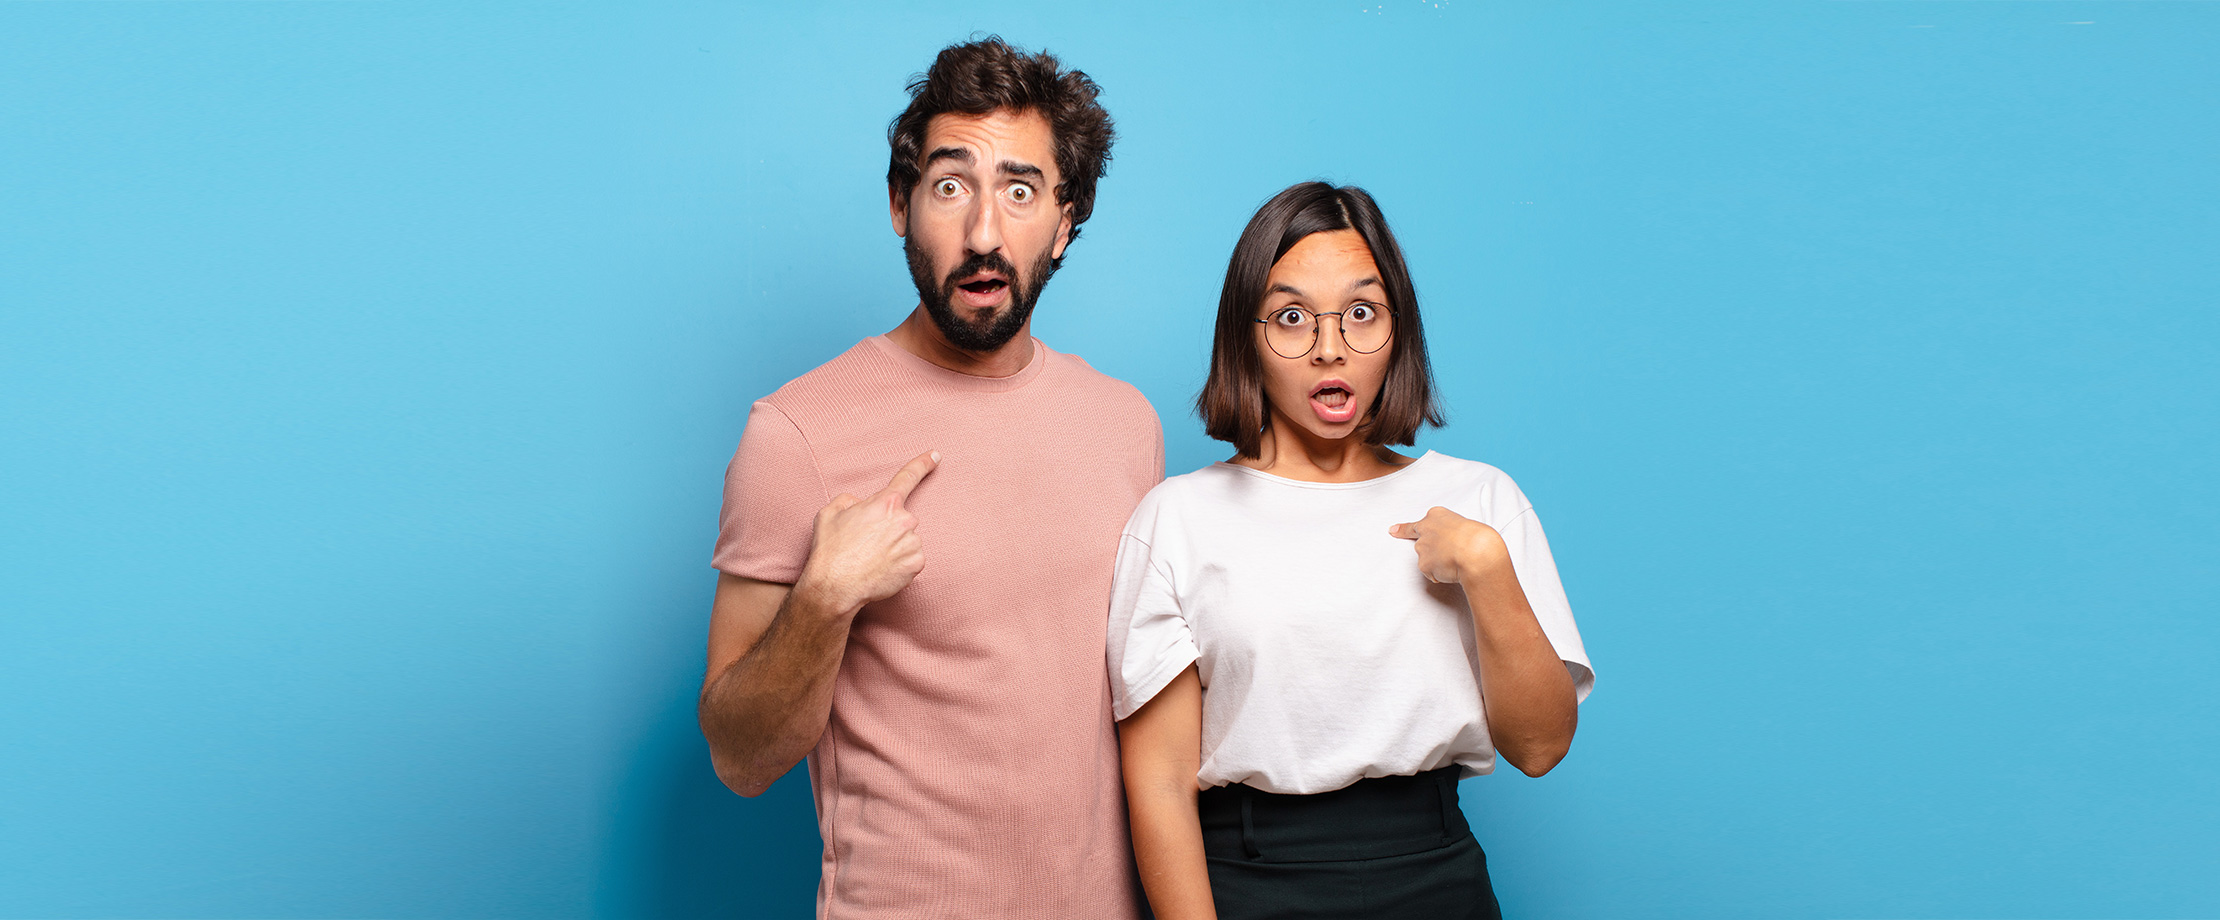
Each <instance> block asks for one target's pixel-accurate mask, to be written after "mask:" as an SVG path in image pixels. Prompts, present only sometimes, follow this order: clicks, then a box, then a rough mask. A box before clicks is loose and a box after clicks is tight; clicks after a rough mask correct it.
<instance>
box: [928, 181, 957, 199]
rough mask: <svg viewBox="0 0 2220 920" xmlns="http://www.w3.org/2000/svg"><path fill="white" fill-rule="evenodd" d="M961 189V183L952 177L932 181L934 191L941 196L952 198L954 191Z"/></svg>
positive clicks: (954, 194)
mask: <svg viewBox="0 0 2220 920" xmlns="http://www.w3.org/2000/svg"><path fill="white" fill-rule="evenodd" d="M963 190H964V187H963V185H962V184H961V183H958V182H957V181H956V180H954V179H942V180H940V181H939V182H935V183H933V191H934V193H936V194H938V195H940V196H941V197H942V198H953V197H955V196H956V193H958V192H961V191H963Z"/></svg>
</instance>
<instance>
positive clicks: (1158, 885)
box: [1118, 665, 1218, 920]
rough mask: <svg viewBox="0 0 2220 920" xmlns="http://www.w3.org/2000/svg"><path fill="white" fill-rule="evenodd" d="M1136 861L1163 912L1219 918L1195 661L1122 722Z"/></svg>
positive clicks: (1175, 919) (1170, 919) (1170, 917)
mask: <svg viewBox="0 0 2220 920" xmlns="http://www.w3.org/2000/svg"><path fill="white" fill-rule="evenodd" d="M1118 748H1119V756H1120V758H1121V759H1122V761H1123V763H1124V766H1125V803H1126V811H1127V812H1128V813H1129V814H1130V815H1131V817H1132V821H1133V861H1134V863H1135V864H1136V865H1138V866H1139V867H1140V870H1141V887H1142V888H1143V889H1144V890H1146V891H1147V892H1148V897H1149V908H1150V909H1151V910H1154V911H1155V912H1156V917H1157V920H1217V917H1218V908H1217V905H1216V904H1215V903H1213V902H1212V901H1211V899H1210V870H1209V867H1208V864H1207V863H1205V862H1204V861H1203V841H1202V819H1201V818H1200V817H1198V816H1197V815H1196V812H1195V773H1196V771H1198V770H1200V769H1201V768H1202V679H1201V678H1199V677H1197V676H1196V675H1195V666H1194V665H1188V666H1187V670H1185V671H1181V672H1180V674H1179V676H1178V677H1174V678H1172V682H1171V683H1169V684H1166V685H1165V687H1164V689H1163V690H1160V691H1158V692H1157V694H1156V697H1155V698H1154V699H1151V700H1149V701H1148V702H1147V703H1144V704H1142V706H1141V708H1140V709H1139V710H1138V711H1136V712H1134V713H1133V715H1131V716H1128V717H1127V718H1126V720H1125V721H1123V722H1120V723H1118Z"/></svg>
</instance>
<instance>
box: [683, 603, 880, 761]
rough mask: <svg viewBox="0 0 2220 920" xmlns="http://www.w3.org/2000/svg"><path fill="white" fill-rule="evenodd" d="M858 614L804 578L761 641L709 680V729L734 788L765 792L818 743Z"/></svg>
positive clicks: (714, 755) (705, 699)
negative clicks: (843, 606) (832, 599)
mask: <svg viewBox="0 0 2220 920" xmlns="http://www.w3.org/2000/svg"><path fill="white" fill-rule="evenodd" d="M854 616H855V611H853V610H846V609H840V608H839V607H838V606H837V602H828V600H827V598H826V596H825V592H821V591H817V590H814V589H812V588H810V587H809V586H807V585H802V584H797V585H796V586H795V587H794V590H792V591H789V592H787V595H786V599H785V601H784V602H782V603H781V604H780V605H779V611H778V615H777V616H776V617H775V618H773V620H772V621H771V626H770V628H769V629H767V630H765V631H764V633H763V637H762V638H761V639H760V640H758V641H757V642H756V643H755V646H754V647H753V648H750V649H749V650H748V652H747V654H744V655H742V656H740V658H739V660H737V661H734V662H733V663H732V664H731V665H729V666H727V667H726V668H725V669H724V672H723V673H722V674H718V675H716V677H715V678H714V679H712V680H710V681H709V682H708V684H707V685H706V686H705V687H704V688H703V690H702V695H701V706H700V718H701V729H702V735H703V736H704V737H705V738H707V739H708V740H709V754H710V760H711V761H712V762H713V763H714V764H715V765H716V769H717V777H718V778H719V779H721V780H723V781H724V783H725V785H727V786H730V787H732V790H733V791H734V792H738V793H740V794H741V795H745V796H754V795H760V794H762V792H763V791H764V790H765V789H768V788H770V786H771V783H772V782H773V781H774V780H777V779H778V778H779V777H780V776H783V775H785V773H786V771H787V770H789V769H792V768H793V766H794V764H796V763H798V762H800V761H801V759H802V758H803V757H805V756H808V754H809V751H810V749H811V748H813V747H816V746H817V739H818V737H819V736H821V735H823V734H824V732H825V721H826V719H827V718H828V717H829V715H830V714H831V712H832V690H833V679H834V677H835V676H836V675H837V674H838V673H839V671H840V658H841V655H842V653H843V652H844V651H845V650H846V648H847V645H848V625H849V623H851V622H852V621H853V619H854Z"/></svg>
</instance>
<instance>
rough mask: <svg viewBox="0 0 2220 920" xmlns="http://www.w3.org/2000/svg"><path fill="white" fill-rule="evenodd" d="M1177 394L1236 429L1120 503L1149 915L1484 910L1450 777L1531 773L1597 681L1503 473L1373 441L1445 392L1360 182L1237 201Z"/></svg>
mask: <svg viewBox="0 0 2220 920" xmlns="http://www.w3.org/2000/svg"><path fill="white" fill-rule="evenodd" d="M1197 403H1198V408H1199V409H1200V411H1201V413H1202V416H1203V420H1204V425H1205V427H1206V428H1207V430H1208V431H1209V433H1210V435H1211V437H1214V438H1217V439H1219V440H1223V441H1230V442H1232V443H1233V445H1234V448H1235V450H1236V454H1235V456H1234V457H1233V459H1232V460H1230V461H1227V462H1224V463H1216V464H1212V465H1210V466H1208V467H1204V468H1203V469H1200V470H1197V471H1195V472H1193V473H1189V474H1187V475H1184V476H1176V477H1173V478H1171V479H1167V480H1165V481H1164V482H1163V483H1162V484H1161V485H1158V486H1157V487H1156V489H1155V490H1154V491H1152V492H1150V493H1149V495H1148V497H1147V498H1145V499H1144V500H1143V501H1142V502H1141V505H1140V507H1139V508H1138V509H1137V510H1135V512H1134V514H1133V518H1132V521H1131V522H1130V523H1129V524H1128V525H1127V526H1126V532H1125V536H1124V539H1123V542H1122V543H1121V545H1120V547H1119V555H1118V567H1117V575H1116V586H1115V589H1114V593H1113V600H1112V606H1111V616H1110V673H1111V686H1112V691H1113V697H1114V704H1115V709H1116V715H1117V717H1118V719H1119V740H1120V744H1121V746H1122V748H1123V760H1124V770H1125V787H1126V799H1127V803H1128V806H1129V809H1130V813H1131V819H1132V823H1133V849H1134V855H1135V857H1136V861H1137V862H1138V864H1139V867H1140V872H1141V880H1142V883H1143V885H1144V887H1145V888H1146V889H1147V893H1148V899H1149V904H1150V905H1151V907H1152V908H1154V911H1155V914H1156V916H1157V918H1158V920H1190V918H1211V917H1219V918H1234V917H1336V918H1344V917H1393V918H1402V920H1408V918H1430V917H1497V916H1500V913H1499V911H1498V909H1497V906H1496V901H1495V895H1494V893H1493V890H1492V889H1491V888H1490V886H1489V883H1488V873H1487V857H1486V855H1485V854H1483V853H1482V852H1481V850H1480V847H1479V844H1478V843H1476V842H1475V841H1474V840H1473V837H1472V833H1471V831H1470V829H1469V828H1468V827H1467V826H1466V824H1465V820H1464V817H1463V813H1462V812H1461V811H1459V810H1458V807H1457V798H1456V796H1457V786H1456V781H1457V779H1458V778H1460V777H1462V776H1471V775H1477V774H1481V773H1487V772H1489V771H1491V770H1493V769H1494V766H1495V754H1496V752H1498V751H1500V752H1502V755H1503V757H1504V759H1506V760H1509V761H1510V762H1511V764H1512V765H1513V766H1516V767H1518V768H1519V769H1520V770H1522V771H1524V772H1526V773H1527V774H1529V775H1533V776H1540V775H1541V774H1543V773H1545V772H1548V771H1549V769H1550V768H1551V767H1553V766H1555V765H1556V764H1557V762H1558V760H1559V759H1561V758H1562V757H1564V755H1565V751H1566V749H1567V747H1568V746H1569V745H1570V744H1571V743H1572V735H1573V727H1574V724H1575V722H1576V720H1577V711H1576V706H1577V704H1578V701H1579V699H1580V698H1582V697H1584V696H1585V695H1586V694H1587V691H1588V688H1589V687H1590V686H1591V685H1592V684H1593V682H1594V676H1593V671H1591V670H1590V669H1589V667H1588V661H1587V655H1586V653H1585V652H1583V651H1582V649H1581V645H1580V635H1579V632H1578V631H1577V630H1576V629H1575V627H1574V625H1573V620H1572V611H1571V610H1570V608H1568V607H1567V605H1566V603H1565V596H1564V591H1563V589H1561V588H1560V587H1559V586H1558V583H1557V570H1556V565H1555V563H1554V562H1552V561H1551V559H1550V555H1549V547H1548V544H1547V543H1546V542H1545V541H1544V540H1543V537H1542V529H1541V524H1540V523H1539V522H1538V521H1536V520H1535V518H1534V513H1533V509H1532V506H1530V505H1529V504H1528V503H1527V501H1526V498H1525V496H1524V495H1522V494H1521V493H1520V492H1519V489H1518V487H1517V486H1516V485H1514V484H1513V483H1512V482H1511V479H1510V477H1508V476H1505V475H1504V474H1503V473H1502V472H1501V471H1500V470H1497V469H1495V468H1494V467H1491V466H1488V465H1486V464H1483V463H1475V462H1472V461H1469V460H1459V459H1456V458H1454V457H1448V456H1444V455H1442V454H1438V453H1433V452H1431V451H1429V452H1427V453H1426V454H1425V455H1424V456H1420V457H1417V458H1412V457H1408V456H1405V455H1402V454H1398V453H1396V452H1395V451H1392V450H1390V449H1388V446H1389V445H1408V444H1410V443H1411V442H1412V440H1413V438H1414V436H1415V435H1416V434H1417V431H1418V427H1419V425H1420V424H1422V423H1423V424H1433V425H1439V424H1441V416H1440V412H1439V411H1438V409H1437V408H1436V406H1435V404H1434V399H1433V395H1432V372H1431V370H1430V369H1429V367H1428V365H1427V361H1426V342H1425V339H1424V335H1423V331H1422V328H1421V326H1420V323H1419V314H1418V300H1417V297H1416V295H1415V293H1414V292H1413V290H1412V287H1411V281H1410V275H1409V273H1408V272H1407V271H1406V270H1405V268H1404V265H1403V256H1402V252H1401V250H1400V249H1398V248H1397V247H1396V244H1395V238H1394V237H1393V236H1392V235H1390V234H1389V232H1388V228H1387V222H1386V220H1385V218H1383V217H1381V216H1380V212H1379V208H1378V206H1377V205H1375V204H1374V203H1373V201H1372V198H1371V196H1369V195H1367V194H1365V192H1364V191H1363V190H1362V189H1357V188H1353V187H1352V188H1336V187H1333V186H1330V185H1326V184H1324V183H1318V182H1311V183H1304V184H1302V185H1297V186H1294V187H1292V188H1289V189H1287V190H1286V191H1283V192H1281V193H1280V194H1278V195H1277V196H1275V197H1273V198H1272V200H1271V201H1269V202H1266V203H1265V205H1264V206H1263V208H1261V209H1259V210H1258V211H1257V214H1256V216H1255V217H1254V218H1252V219H1251V220H1250V221H1249V225H1248V227H1247V229H1245V230H1243V231H1242V234H1241V240H1240V242H1239V243H1237V244H1236V245H1235V246H1234V251H1233V258H1232V260H1231V262H1230V264H1229V265H1228V266H1227V269H1226V283H1225V289H1224V292H1223V294H1222V295H1221V296H1220V299H1219V302H1218V325H1217V334H1216V339H1215V343H1214V345H1213V348H1212V352H1211V360H1210V378H1209V380H1208V382H1206V383H1205V384H1204V386H1203V391H1202V395H1201V396H1200V397H1199V398H1198V400H1197ZM1198 789H1200V790H1201V792H1200V794H1198V793H1197V790H1198Z"/></svg>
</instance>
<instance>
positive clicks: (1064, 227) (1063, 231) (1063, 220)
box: [1048, 204, 1071, 259]
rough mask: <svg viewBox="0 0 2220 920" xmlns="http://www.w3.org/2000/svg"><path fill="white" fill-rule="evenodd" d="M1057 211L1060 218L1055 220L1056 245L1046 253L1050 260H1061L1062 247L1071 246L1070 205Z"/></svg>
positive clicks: (1062, 254)
mask: <svg viewBox="0 0 2220 920" xmlns="http://www.w3.org/2000/svg"><path fill="white" fill-rule="evenodd" d="M1057 210H1058V211H1059V212H1060V214H1061V216H1059V217H1057V218H1056V245H1055V246H1054V247H1052V248H1051V249H1049V251H1048V257H1049V258H1051V259H1061V258H1063V257H1064V247H1066V246H1069V245H1071V205H1068V204H1067V205H1064V206H1063V207H1061V208H1058V209H1057Z"/></svg>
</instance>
